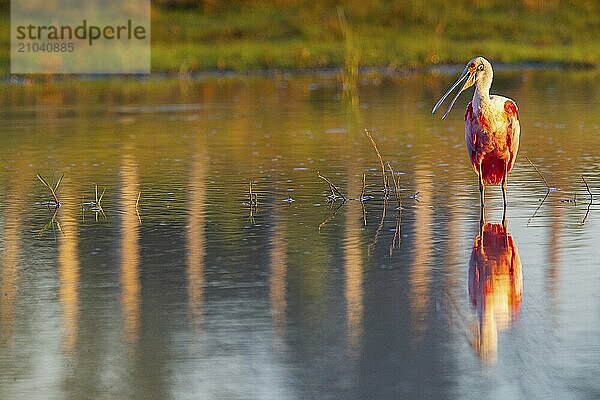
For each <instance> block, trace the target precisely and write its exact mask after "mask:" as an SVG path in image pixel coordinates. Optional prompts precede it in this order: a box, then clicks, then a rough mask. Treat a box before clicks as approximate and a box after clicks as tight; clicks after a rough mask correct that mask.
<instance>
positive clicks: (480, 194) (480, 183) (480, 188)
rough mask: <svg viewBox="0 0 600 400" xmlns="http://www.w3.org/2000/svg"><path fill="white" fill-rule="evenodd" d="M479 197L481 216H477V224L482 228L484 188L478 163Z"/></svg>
mask: <svg viewBox="0 0 600 400" xmlns="http://www.w3.org/2000/svg"><path fill="white" fill-rule="evenodd" d="M478 175H479V196H480V199H481V208H480V210H481V214H480V215H479V224H480V225H481V226H483V224H484V223H485V221H484V220H485V215H484V211H483V209H484V207H485V186H484V185H483V174H482V173H481V162H479V174H478Z"/></svg>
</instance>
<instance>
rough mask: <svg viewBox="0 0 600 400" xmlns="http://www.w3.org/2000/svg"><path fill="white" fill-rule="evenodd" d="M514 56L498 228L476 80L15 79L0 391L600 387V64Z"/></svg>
mask: <svg viewBox="0 0 600 400" xmlns="http://www.w3.org/2000/svg"><path fill="white" fill-rule="evenodd" d="M496 75H497V76H496V79H495V82H494V87H493V91H494V92H497V93H502V94H503V95H506V96H509V97H512V98H513V99H515V100H516V101H517V104H518V105H519V112H520V118H521V126H522V137H521V148H520V151H519V157H518V160H517V163H516V165H515V167H514V169H513V171H512V172H511V174H510V177H509V187H508V196H509V204H508V215H507V218H508V232H507V234H506V235H505V234H504V232H502V228H501V226H498V225H496V226H492V225H489V226H486V231H485V232H484V233H483V239H482V240H479V241H477V240H476V238H477V236H478V230H479V224H478V221H479V205H478V204H479V193H478V189H477V180H476V175H475V174H474V173H473V172H472V171H471V170H470V167H469V165H468V160H467V157H466V151H465V148H464V147H465V146H464V134H463V121H462V117H463V110H464V106H465V104H466V102H467V101H468V99H467V98H468V95H464V98H462V99H461V100H459V102H458V103H457V105H456V107H455V110H454V111H453V112H452V113H451V114H450V115H449V117H448V118H447V119H446V120H444V121H441V120H440V119H439V117H438V116H431V113H430V111H431V107H432V105H433V104H434V103H435V101H437V99H438V98H439V96H440V95H441V94H442V93H443V91H444V90H445V89H446V88H447V87H448V86H449V84H450V83H452V80H453V78H454V76H445V75H442V76H429V75H411V76H409V77H406V78H397V79H381V78H372V79H368V80H365V81H364V82H362V83H361V85H360V88H359V92H358V95H357V96H356V97H353V98H350V99H348V98H345V97H344V96H343V94H342V92H341V89H340V87H339V85H338V84H337V83H336V80H335V78H334V77H327V76H321V77H296V78H290V77H287V76H281V77H276V78H272V79H267V78H228V79H209V80H202V81H193V80H191V81H175V80H140V81H133V80H132V81H127V80H110V81H87V82H63V83H48V84H31V85H23V86H21V85H4V86H3V88H2V89H3V90H2V91H1V92H0V104H1V108H0V110H2V111H0V118H1V120H2V126H3V133H2V135H1V136H0V162H1V166H2V168H1V169H0V243H1V246H2V251H1V252H0V257H1V258H2V263H1V264H0V265H1V269H0V282H1V288H0V290H1V295H0V398H19V399H41V398H44V399H64V398H77V399H83V398H90V399H92V398H93V399H113V398H140V399H142V398H143V399H188V398H190V399H191V398H194V399H197V398H207V399H213V398H219V399H268V398H273V399H306V398H319V399H327V398H331V399H364V398H381V399H388V398H400V397H402V398H436V399H437V398H447V399H450V398H455V399H464V398H481V399H496V398H498V399H504V398H508V397H512V398H533V399H537V398H540V399H541V398H544V399H545V398H561V399H592V398H598V397H599V396H600V379H599V378H598V377H599V376H600V364H599V363H598V359H599V358H600V318H599V316H600V291H599V288H600V268H598V267H599V263H598V260H599V259H600V249H599V247H598V245H597V243H598V242H599V241H600V207H599V206H598V205H597V204H598V201H599V200H595V204H592V205H591V206H589V195H588V194H587V191H586V188H585V185H584V183H583V181H582V179H581V176H582V175H584V176H585V179H586V181H587V183H588V184H589V186H590V188H591V190H592V192H594V194H595V195H596V196H598V197H597V198H598V199H600V170H599V169H598V165H599V164H600V83H599V82H600V79H598V74H597V73H565V72H560V71H545V72H544V71H525V72H524V73H522V74H519V73H516V72H510V71H506V72H499V73H497V74H496ZM363 128H369V129H370V130H371V131H372V132H373V136H374V138H375V140H376V141H377V144H378V146H379V150H380V152H381V154H382V156H383V158H384V159H385V161H386V162H390V164H391V166H392V167H393V168H394V170H396V171H398V172H399V175H398V176H399V177H400V186H401V196H400V197H401V200H402V210H401V212H399V211H398V210H397V209H396V207H397V202H396V198H395V197H394V196H393V195H392V196H391V197H390V198H389V200H388V202H387V203H386V202H384V200H383V199H382V192H381V175H380V169H379V162H378V159H377V157H376V155H375V152H374V150H373V148H372V147H371V145H370V142H369V141H368V139H367V138H366V136H365V134H364V133H363ZM525 156H528V157H529V158H530V159H531V160H532V161H534V162H535V163H536V165H537V166H538V167H539V169H540V171H541V172H542V173H543V174H544V176H545V178H546V179H547V181H548V183H549V185H550V186H552V187H553V188H558V189H560V190H556V191H555V190H553V191H551V192H550V193H549V195H548V197H547V198H546V199H545V201H544V202H543V204H542V199H544V196H545V195H546V193H547V192H546V189H545V185H544V183H543V182H542V180H541V179H540V177H539V176H538V175H537V173H536V172H535V170H534V169H533V168H532V167H531V166H530V165H529V164H528V163H527V161H526V159H525ZM317 171H319V172H320V173H321V174H322V175H324V176H326V177H328V178H329V179H330V180H331V181H333V183H334V184H335V185H336V186H338V187H339V188H340V190H341V191H342V192H344V193H345V194H346V195H347V196H348V197H350V198H352V199H355V198H358V197H359V196H360V193H361V189H362V178H363V173H365V174H366V182H367V184H368V186H367V188H366V194H367V195H369V196H372V198H370V199H369V200H367V201H365V202H364V209H363V207H361V203H360V202H358V201H356V200H349V201H348V202H346V203H345V204H342V202H341V201H340V200H337V201H336V202H335V203H334V204H328V202H327V196H328V195H329V194H330V192H329V189H328V185H327V184H326V183H325V182H324V181H323V180H321V179H319V178H318V177H317ZM37 173H39V174H41V175H42V176H44V177H45V178H46V179H47V180H53V181H54V182H55V181H56V180H57V179H58V178H59V177H60V176H61V175H62V174H64V179H63V180H62V181H61V183H60V186H59V188H58V197H59V199H60V201H61V207H60V208H59V209H58V210H57V211H56V214H55V215H54V213H53V211H52V210H51V209H49V208H48V207H47V205H46V202H47V200H48V191H47V190H46V189H45V188H44V187H43V185H42V184H41V183H40V182H39V181H38V180H37V178H36V174H37ZM251 181H253V182H255V183H254V184H253V191H254V193H255V194H256V195H257V200H258V204H257V206H253V205H252V204H250V197H249V193H248V192H249V183H250V182H251ZM95 185H97V186H98V188H99V190H100V191H102V190H103V189H104V188H106V193H105V195H104V197H103V200H102V211H103V212H100V211H99V210H97V209H96V208H94V207H93V206H92V205H90V204H89V202H90V201H92V200H94V198H95V193H94V192H95ZM138 196H139V197H138ZM290 199H292V200H293V201H291V200H290ZM286 200H287V201H286ZM487 200H488V207H487V215H486V216H487V222H489V223H491V224H498V223H500V222H501V219H502V195H501V192H500V189H499V188H491V189H489V190H488V191H487ZM588 207H589V212H588Z"/></svg>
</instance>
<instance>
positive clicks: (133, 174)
mask: <svg viewBox="0 0 600 400" xmlns="http://www.w3.org/2000/svg"><path fill="white" fill-rule="evenodd" d="M121 182H122V186H121V213H122V214H121V313H122V315H123V331H124V335H125V340H127V341H128V342H130V343H131V342H135V341H136V340H137V338H138V335H139V329H140V306H141V300H140V291H141V283H140V271H139V269H140V254H139V235H140V234H139V226H140V221H139V219H138V214H137V210H136V205H137V201H138V194H139V183H138V171H137V164H136V162H135V159H134V158H133V157H132V156H131V155H129V154H127V153H126V154H125V155H124V156H123V159H122V164H121Z"/></svg>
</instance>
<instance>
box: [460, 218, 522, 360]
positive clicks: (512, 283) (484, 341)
mask: <svg viewBox="0 0 600 400" xmlns="http://www.w3.org/2000/svg"><path fill="white" fill-rule="evenodd" d="M469 297H470V300H471V305H472V306H473V307H474V309H475V311H476V315H477V322H476V323H474V324H473V326H472V327H471V343H472V345H473V347H474V348H475V350H476V351H477V353H478V354H479V356H480V357H481V359H482V360H484V361H486V362H490V363H493V362H495V361H496V358H497V354H498V332H499V331H501V330H504V329H507V328H508V327H509V326H510V324H511V322H512V321H514V320H515V319H516V317H517V316H518V314H519V310H520V308H521V301H522V297H523V274H522V269H521V259H520V258H519V252H518V250H517V246H516V244H515V242H514V240H513V238H512V236H510V234H509V233H508V232H507V231H506V230H505V228H504V227H503V226H502V225H500V224H485V225H484V227H483V229H482V230H481V232H480V233H479V234H478V235H477V237H476V238H475V242H474V244H473V252H472V253H471V260H470V261H469Z"/></svg>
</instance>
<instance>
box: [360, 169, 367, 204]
mask: <svg viewBox="0 0 600 400" xmlns="http://www.w3.org/2000/svg"><path fill="white" fill-rule="evenodd" d="M362 183H363V184H362V190H361V191H360V199H359V200H360V202H361V203H362V202H363V200H364V199H365V190H366V189H367V174H363V182H362Z"/></svg>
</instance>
